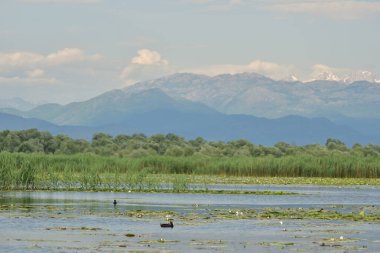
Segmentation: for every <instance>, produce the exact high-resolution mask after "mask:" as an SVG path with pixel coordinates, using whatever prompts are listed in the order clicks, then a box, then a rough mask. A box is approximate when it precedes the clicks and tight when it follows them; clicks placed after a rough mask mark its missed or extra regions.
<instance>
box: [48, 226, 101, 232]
mask: <svg viewBox="0 0 380 253" xmlns="http://www.w3.org/2000/svg"><path fill="white" fill-rule="evenodd" d="M46 230H55V231H64V230H80V231H98V230H103V229H102V228H88V227H80V228H66V227H58V228H46Z"/></svg>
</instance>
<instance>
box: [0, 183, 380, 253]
mask: <svg viewBox="0 0 380 253" xmlns="http://www.w3.org/2000/svg"><path fill="white" fill-rule="evenodd" d="M209 189H224V190H247V191H264V190H269V191H285V192H295V193H300V195H270V196H268V195H225V194H161V193H128V192H126V193H120V192H117V193H116V192H38V191H37V192H17V191H14V192H0V205H1V208H0V224H1V230H0V252H194V251H196V252H233V251H235V252H299V251H301V252H357V251H359V252H380V226H379V225H380V220H375V221H370V222H364V221H346V220H315V219H293V218H287V219H281V220H279V219H274V218H268V219H252V218H247V217H245V214H244V213H245V212H246V210H257V211H258V212H259V211H260V210H264V209H266V208H277V209H284V210H286V208H299V209H300V210H302V209H306V208H318V209H319V208H323V209H324V210H337V211H338V212H343V213H359V212H361V211H365V212H368V211H369V210H370V211H371V212H373V213H378V212H380V187H378V186H358V187H333V186H309V185H213V186H209ZM114 199H116V200H117V201H118V204H117V205H116V206H114V205H113V204H112V202H113V200H114ZM223 212H224V213H225V212H227V213H228V214H231V213H232V214H235V212H236V217H235V218H231V217H229V218H224V216H223V215H220V213H223ZM167 218H173V219H174V228H172V229H171V228H161V227H160V223H163V222H166V219H167ZM127 234H128V236H126V235H127Z"/></svg>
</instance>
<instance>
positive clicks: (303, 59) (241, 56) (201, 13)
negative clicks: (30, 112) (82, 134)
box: [0, 0, 380, 103]
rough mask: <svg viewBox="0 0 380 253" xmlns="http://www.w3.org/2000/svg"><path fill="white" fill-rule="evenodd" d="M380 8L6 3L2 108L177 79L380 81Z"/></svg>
mask: <svg viewBox="0 0 380 253" xmlns="http://www.w3.org/2000/svg"><path fill="white" fill-rule="evenodd" d="M379 24H380V1H369V0H368V1H366V0H362V1H355V0H348V1H345V0H320V1H316V0H176V1H174V0H157V1H152V0H138V1H137V0H136V1H132V0H108V1H107V0H1V1H0V98H9V97H16V96H17V97H22V98H25V99H27V100H31V101H36V102H39V101H49V102H59V103H67V102H71V101H78V100H83V99H87V98H90V97H93V96H95V95H98V94H100V93H102V92H105V91H108V90H111V89H115V88H121V87H124V86H127V85H131V84H133V83H134V82H137V81H140V80H147V79H152V78H156V77H159V76H163V75H168V74H172V73H175V72H192V73H200V74H207V75H216V74H222V73H239V72H247V71H248V72H257V73H261V74H264V75H267V76H269V77H272V78H274V79H283V78H287V77H288V76H290V75H295V76H297V78H299V79H300V80H303V81H307V80H311V79H313V78H315V76H318V75H319V74H320V73H322V72H328V73H330V72H331V73H334V74H340V75H345V74H350V73H356V72H357V71H362V70H368V71H371V72H372V73H374V74H375V75H379V74H380V60H379V59H380V46H379V45H380V28H379Z"/></svg>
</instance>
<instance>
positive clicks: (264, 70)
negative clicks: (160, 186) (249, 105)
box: [184, 60, 297, 79]
mask: <svg viewBox="0 0 380 253" xmlns="http://www.w3.org/2000/svg"><path fill="white" fill-rule="evenodd" d="M184 71H185V72H191V73H196V74H204V75H209V76H215V75H220V74H237V73H244V72H255V73H258V74H262V75H265V76H268V77H270V78H273V79H285V78H288V77H289V76H290V75H293V74H295V73H296V72H297V70H296V68H295V67H294V66H293V65H286V64H278V63H274V62H268V61H262V60H255V61H252V62H251V63H249V64H247V65H232V64H223V65H211V66H204V67H202V68H192V69H185V70H184Z"/></svg>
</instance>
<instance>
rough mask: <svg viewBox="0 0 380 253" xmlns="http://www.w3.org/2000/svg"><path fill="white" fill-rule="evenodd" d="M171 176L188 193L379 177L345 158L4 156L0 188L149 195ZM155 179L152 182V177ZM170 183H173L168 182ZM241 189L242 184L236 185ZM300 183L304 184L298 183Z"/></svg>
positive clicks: (379, 172)
mask: <svg viewBox="0 0 380 253" xmlns="http://www.w3.org/2000/svg"><path fill="white" fill-rule="evenodd" d="M163 174H166V175H175V176H168V177H167V178H166V179H165V180H166V182H168V181H169V182H171V183H172V189H173V190H174V191H184V190H187V189H188V187H189V186H188V184H189V182H191V181H190V180H189V179H188V176H190V175H191V176H197V175H198V176H202V177H199V181H197V183H203V182H205V183H210V182H209V181H207V180H206V179H205V178H207V177H210V176H217V177H219V178H220V177H227V178H235V179H236V178H242V180H241V181H240V182H241V183H243V181H244V179H245V178H265V177H267V178H304V179H305V181H307V179H310V178H312V179H317V178H323V179H328V178H330V179H331V178H333V179H344V180H348V179H357V178H360V179H363V178H365V179H374V180H375V181H376V180H377V179H378V178H379V176H380V158H377V157H359V156H347V155H344V156H343V155H336V154H335V155H331V156H323V157H314V156H307V155H302V156H301V155H297V156H285V157H279V158H273V157H258V158H254V157H252V158H251V157H242V158H236V157H222V158H215V157H201V156H192V157H169V156H146V157H140V158H117V157H102V156H97V155H93V154H81V155H46V154H24V153H0V188H1V189H3V190H9V189H79V190H102V189H115V190H116V189H117V190H131V189H133V190H135V189H140V190H146V189H158V188H160V184H159V183H160V181H159V180H157V179H156V178H155V177H157V178H159V177H160V175H163ZM152 175H153V176H152ZM168 178H169V180H168ZM237 183H239V182H237ZM300 183H302V182H300Z"/></svg>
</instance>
